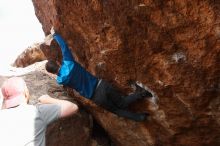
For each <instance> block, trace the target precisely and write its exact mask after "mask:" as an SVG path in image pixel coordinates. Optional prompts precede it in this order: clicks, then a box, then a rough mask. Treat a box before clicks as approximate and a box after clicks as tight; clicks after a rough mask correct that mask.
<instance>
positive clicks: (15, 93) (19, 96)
mask: <svg viewBox="0 0 220 146" xmlns="http://www.w3.org/2000/svg"><path fill="white" fill-rule="evenodd" d="M1 93H2V98H3V105H2V107H3V108H12V107H16V106H18V105H21V104H27V103H28V101H29V98H30V95H29V91H28V88H27V86H26V83H25V81H24V80H23V79H22V78H21V77H12V78H9V79H7V80H6V81H5V82H4V83H3V85H2V87H1Z"/></svg>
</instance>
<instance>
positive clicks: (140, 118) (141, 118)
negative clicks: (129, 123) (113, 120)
mask: <svg viewBox="0 0 220 146" xmlns="http://www.w3.org/2000/svg"><path fill="white" fill-rule="evenodd" d="M149 116H150V115H149V114H148V113H140V114H137V115H136V116H135V117H134V118H133V120H135V121H137V122H142V121H145V120H147V119H148V118H149Z"/></svg>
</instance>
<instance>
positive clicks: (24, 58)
mask: <svg viewBox="0 0 220 146" xmlns="http://www.w3.org/2000/svg"><path fill="white" fill-rule="evenodd" d="M53 48H54V47H53V44H51V46H47V45H45V44H44V43H43V42H42V43H36V44H33V45H32V46H30V47H28V48H27V49H25V50H24V51H23V52H22V53H21V54H20V55H19V56H18V57H17V59H16V60H15V62H14V63H13V66H15V67H27V66H28V65H30V64H33V63H35V62H40V61H43V60H45V59H58V58H60V57H61V56H60V50H55V51H54V50H53ZM48 55H49V56H48Z"/></svg>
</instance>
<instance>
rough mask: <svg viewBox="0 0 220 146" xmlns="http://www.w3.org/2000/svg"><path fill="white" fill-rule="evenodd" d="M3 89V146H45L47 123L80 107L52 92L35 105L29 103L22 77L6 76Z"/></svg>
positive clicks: (0, 122) (1, 124)
mask: <svg viewBox="0 0 220 146" xmlns="http://www.w3.org/2000/svg"><path fill="white" fill-rule="evenodd" d="M0 92H1V94H0V98H1V101H2V102H3V103H1V105H2V106H1V107H0V109H1V110H0V117H1V120H0V129H1V130H0V137H1V140H0V145H1V146H45V132H46V127H47V125H48V124H50V123H51V122H53V121H55V120H56V119H58V118H63V117H67V116H70V115H72V114H74V113H76V112H77V110H78V106H77V105H76V104H74V103H72V102H69V101H65V100H59V99H55V98H52V97H50V96H49V95H42V96H41V97H40V98H39V99H38V100H39V104H37V105H36V106H34V105H28V101H29V98H30V95H29V91H28V88H27V86H26V83H25V81H24V80H23V79H22V78H21V77H11V78H9V79H7V80H6V81H5V82H4V83H3V85H2V87H1V90H0Z"/></svg>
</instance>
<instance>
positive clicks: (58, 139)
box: [0, 63, 93, 146]
mask: <svg viewBox="0 0 220 146" xmlns="http://www.w3.org/2000/svg"><path fill="white" fill-rule="evenodd" d="M44 64H45V63H44ZM44 64H43V65H41V69H39V70H35V71H33V72H30V73H27V74H24V75H21V77H23V78H24V80H25V81H26V83H27V86H28V89H29V91H30V95H31V99H30V104H36V103H37V99H38V98H39V97H40V96H41V95H43V94H49V95H51V96H52V97H55V98H59V99H68V100H71V101H73V100H72V99H71V98H69V96H68V95H67V93H66V92H64V91H63V89H62V87H60V86H58V85H57V83H56V81H55V80H54V78H53V77H50V76H48V74H45V71H44V70H42V67H44ZM19 72H20V71H19ZM14 73H15V72H14ZM6 78H7V77H4V76H0V85H1V84H2V83H3V81H4V80H5V79H6ZM91 130H92V121H91V118H90V116H89V114H88V113H86V112H85V111H83V110H80V112H78V113H77V114H76V115H73V116H71V117H69V118H66V119H61V120H58V121H56V122H55V123H52V124H51V125H50V126H49V127H48V129H47V134H46V139H47V140H46V143H47V144H46V145H47V146H90V145H91V143H92V141H93V140H92V137H91V132H92V131H91ZM63 139H65V141H64V140H63Z"/></svg>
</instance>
